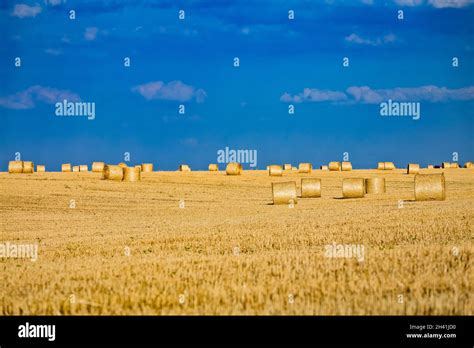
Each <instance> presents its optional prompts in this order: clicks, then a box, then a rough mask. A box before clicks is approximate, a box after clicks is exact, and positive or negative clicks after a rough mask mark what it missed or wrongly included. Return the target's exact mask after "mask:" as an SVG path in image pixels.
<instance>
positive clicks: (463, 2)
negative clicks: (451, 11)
mask: <svg viewBox="0 0 474 348" xmlns="http://www.w3.org/2000/svg"><path fill="white" fill-rule="evenodd" d="M394 2H395V4H397V5H400V6H412V7H413V6H421V5H425V4H428V5H431V6H433V7H434V8H448V7H452V8H461V7H465V6H468V5H472V4H473V3H474V1H472V0H427V2H426V1H425V0H394Z"/></svg>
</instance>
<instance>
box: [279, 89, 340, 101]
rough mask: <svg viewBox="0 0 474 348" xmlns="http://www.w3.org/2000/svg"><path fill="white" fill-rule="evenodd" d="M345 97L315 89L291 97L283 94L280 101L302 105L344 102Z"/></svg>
mask: <svg viewBox="0 0 474 348" xmlns="http://www.w3.org/2000/svg"><path fill="white" fill-rule="evenodd" d="M346 99H347V96H346V95H345V94H344V92H338V91H329V90H322V89H316V88H305V89H304V90H303V93H299V94H295V95H291V94H288V93H284V94H283V95H282V96H281V97H280V100H281V101H282V102H287V103H291V102H293V103H302V102H324V101H332V102H336V101H344V100H346Z"/></svg>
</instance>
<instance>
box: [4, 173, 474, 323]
mask: <svg viewBox="0 0 474 348" xmlns="http://www.w3.org/2000/svg"><path fill="white" fill-rule="evenodd" d="M441 171H444V173H445V175H446V181H447V199H446V201H431V202H415V201H413V199H414V195H413V178H414V176H413V175H407V174H404V172H405V171H404V170H395V171H377V170H354V171H351V172H321V171H319V170H316V171H313V173H311V174H304V175H302V174H297V173H287V172H285V174H284V176H283V177H281V178H279V177H269V176H268V174H267V172H266V171H244V172H243V175H242V176H240V177H238V176H234V177H230V176H226V175H225V172H223V171H220V172H218V173H213V172H189V173H184V172H157V173H144V174H143V179H142V181H141V182H137V183H127V182H113V181H104V180H100V176H101V175H100V174H95V173H35V174H16V175H15V174H8V173H0V211H1V220H0V224H1V225H0V231H1V238H0V242H2V243H5V242H6V241H9V242H11V243H18V244H19V243H38V246H39V250H38V260H37V261H36V262H32V261H31V260H29V259H16V258H0V269H1V273H2V281H1V282H0V298H1V300H0V301H1V305H0V309H1V314H3V315H12V314H33V315H40V314H46V315H69V314H79V315H80V314H93V315H95V314H117V315H122V314H137V315H139V314H178V315H179V314H193V315H194V314H205V315H212V314H250V315H255V314H262V315H264V314H276V315H280V314H282V315H286V314H287V315H293V314H309V315H313V314H316V315H338V314H342V315H345V314H347V315H349V314H355V315H362V314H379V315H380V314H393V315H401V314H408V315H422V314H427V315H428V314H446V315H454V314H463V315H473V314H474V300H473V295H472V294H473V293H474V292H473V272H472V261H473V252H474V244H473V222H474V209H473V208H474V204H473V203H474V170H473V169H446V170H442V169H434V170H427V169H422V171H421V172H422V173H434V172H441ZM372 176H383V177H385V178H386V182H387V193H386V194H385V195H369V196H366V197H365V198H362V199H340V197H341V183H342V178H343V177H372ZM303 177H319V178H322V198H314V199H299V200H298V203H297V204H296V205H295V206H294V208H290V207H289V206H286V205H282V206H273V205H272V204H271V202H272V200H271V182H278V181H288V180H295V181H297V185H298V187H299V186H300V179H301V178H303ZM71 200H73V201H71ZM183 204H184V207H183ZM332 243H336V244H356V245H362V246H363V247H364V260H363V261H358V260H357V259H356V258H328V257H326V255H325V246H326V245H328V244H332Z"/></svg>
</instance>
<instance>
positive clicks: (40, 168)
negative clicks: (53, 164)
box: [36, 165, 46, 173]
mask: <svg viewBox="0 0 474 348" xmlns="http://www.w3.org/2000/svg"><path fill="white" fill-rule="evenodd" d="M36 172H37V173H44V172H46V166H43V165H36Z"/></svg>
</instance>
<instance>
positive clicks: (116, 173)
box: [103, 164, 124, 181]
mask: <svg viewBox="0 0 474 348" xmlns="http://www.w3.org/2000/svg"><path fill="white" fill-rule="evenodd" d="M123 171H124V168H122V167H120V166H119V165H113V164H106V165H105V166H104V171H103V179H106V180H119V181H121V180H122V179H123Z"/></svg>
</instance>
